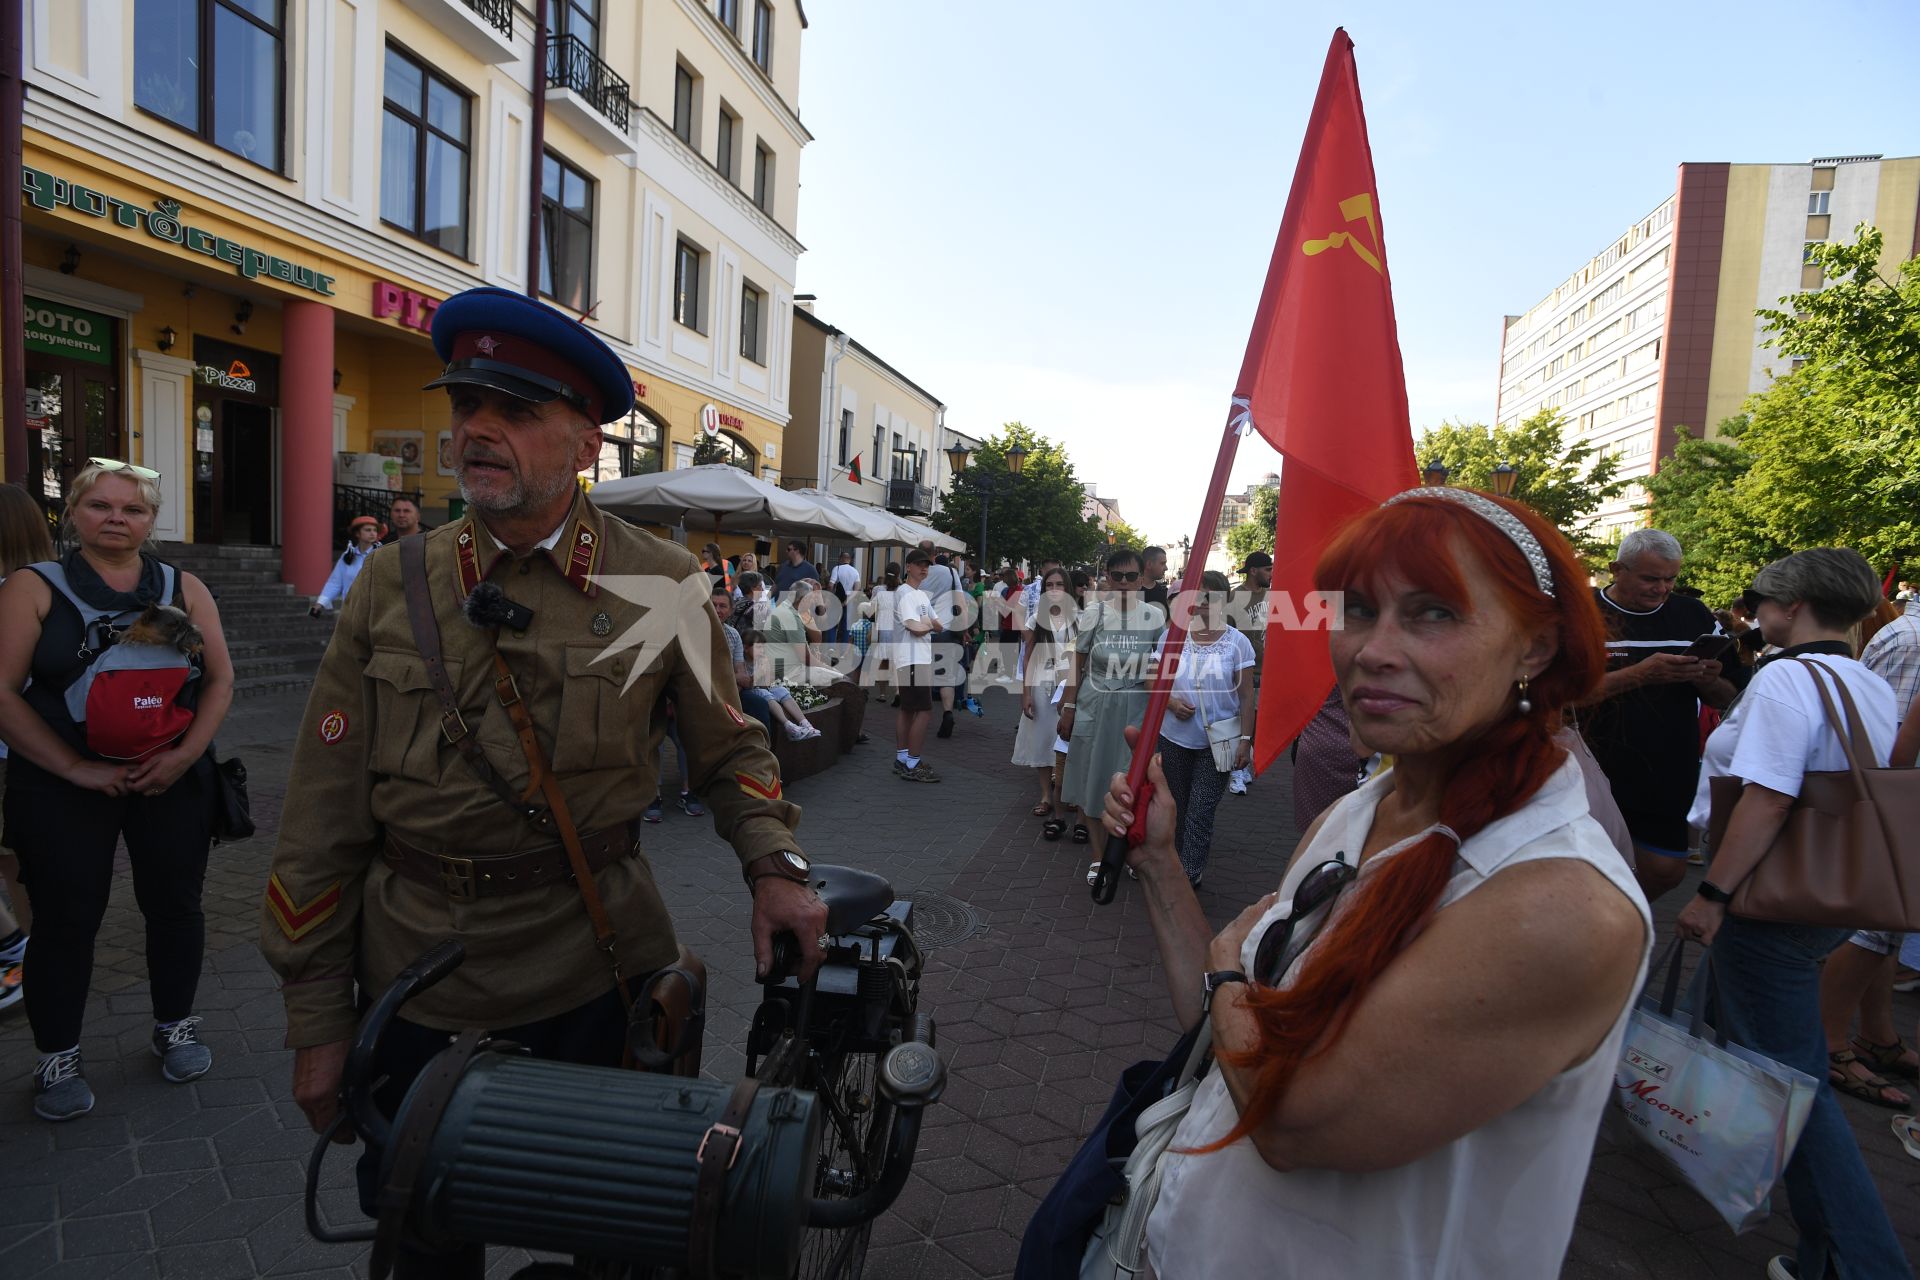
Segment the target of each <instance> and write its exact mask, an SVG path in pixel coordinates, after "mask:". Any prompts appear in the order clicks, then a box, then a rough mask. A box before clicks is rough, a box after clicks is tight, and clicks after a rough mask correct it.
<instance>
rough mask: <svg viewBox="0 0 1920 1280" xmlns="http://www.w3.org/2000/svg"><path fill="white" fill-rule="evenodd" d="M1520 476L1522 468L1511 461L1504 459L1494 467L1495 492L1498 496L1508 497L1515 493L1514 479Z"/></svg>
mask: <svg viewBox="0 0 1920 1280" xmlns="http://www.w3.org/2000/svg"><path fill="white" fill-rule="evenodd" d="M1519 478H1520V468H1518V467H1516V466H1514V465H1513V464H1512V463H1510V462H1505V461H1502V462H1501V464H1500V465H1499V466H1497V467H1495V468H1494V469H1493V492H1494V493H1495V495H1496V496H1498V497H1502V498H1505V497H1508V496H1509V495H1511V494H1512V493H1513V484H1514V481H1516V480H1518V479H1519Z"/></svg>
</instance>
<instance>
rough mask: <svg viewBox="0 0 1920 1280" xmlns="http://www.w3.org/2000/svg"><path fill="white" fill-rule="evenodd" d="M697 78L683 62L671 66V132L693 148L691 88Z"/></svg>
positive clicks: (692, 100)
mask: <svg viewBox="0 0 1920 1280" xmlns="http://www.w3.org/2000/svg"><path fill="white" fill-rule="evenodd" d="M696 79H697V77H696V76H695V75H694V74H693V72H691V71H689V70H687V66H686V64H685V63H684V62H676V63H674V64H673V131H674V133H676V134H677V135H679V138H680V141H682V142H684V143H686V144H687V145H688V146H690V147H691V146H693V145H694V141H693V102H694V98H693V86H694V81H695V80H696Z"/></svg>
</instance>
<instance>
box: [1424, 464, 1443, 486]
mask: <svg viewBox="0 0 1920 1280" xmlns="http://www.w3.org/2000/svg"><path fill="white" fill-rule="evenodd" d="M1420 480H1421V482H1422V483H1423V484H1432V485H1441V484H1445V483H1446V482H1447V464H1446V463H1444V462H1442V461H1441V460H1440V459H1438V458H1435V459H1433V460H1432V461H1431V462H1429V463H1427V467H1426V470H1424V471H1422V472H1421V473H1420Z"/></svg>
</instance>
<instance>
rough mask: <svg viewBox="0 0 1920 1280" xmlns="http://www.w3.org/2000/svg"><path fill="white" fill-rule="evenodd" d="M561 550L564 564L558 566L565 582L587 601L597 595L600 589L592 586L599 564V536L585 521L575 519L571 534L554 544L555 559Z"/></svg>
mask: <svg viewBox="0 0 1920 1280" xmlns="http://www.w3.org/2000/svg"><path fill="white" fill-rule="evenodd" d="M563 548H564V549H565V555H566V563H565V564H563V565H561V566H560V571H561V572H562V573H564V574H565V575H566V578H567V581H568V582H571V583H572V584H573V585H574V589H575V590H577V591H579V592H580V594H582V595H584V596H586V597H587V598H588V599H589V600H591V599H593V598H594V597H595V596H597V595H599V594H600V588H599V587H598V586H596V585H595V584H594V581H593V570H594V566H595V565H597V564H599V563H600V535H599V534H597V533H595V532H594V531H593V530H592V529H591V528H589V527H588V525H587V522H586V521H585V520H582V519H579V518H578V517H576V518H575V519H574V522H573V532H572V534H570V535H569V536H568V538H567V540H566V541H565V542H560V543H555V544H554V548H553V550H554V553H555V556H556V558H557V557H558V556H559V555H560V554H561V553H562V549H563Z"/></svg>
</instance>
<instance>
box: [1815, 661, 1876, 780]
mask: <svg viewBox="0 0 1920 1280" xmlns="http://www.w3.org/2000/svg"><path fill="white" fill-rule="evenodd" d="M1800 661H1801V662H1802V663H1804V664H1805V665H1807V666H1809V667H1812V668H1813V669H1814V670H1815V671H1824V672H1825V673H1826V674H1827V678H1828V679H1830V680H1832V681H1833V687H1834V689H1835V690H1837V691H1838V692H1839V694H1840V705H1841V706H1842V707H1843V708H1845V711H1846V715H1845V722H1844V723H1842V717H1841V715H1840V713H1839V712H1837V711H1835V710H1834V706H1833V698H1832V696H1831V695H1830V694H1828V692H1827V684H1826V681H1825V680H1822V679H1821V678H1820V677H1819V676H1814V677H1813V682H1814V684H1816V685H1818V686H1819V687H1820V703H1821V705H1822V706H1824V707H1825V708H1826V712H1827V723H1828V724H1830V725H1832V726H1833V731H1834V732H1835V733H1836V734H1838V735H1839V736H1840V746H1841V748H1842V749H1843V750H1844V751H1845V752H1846V753H1847V764H1848V766H1849V767H1850V768H1851V769H1852V770H1853V771H1854V773H1856V774H1858V773H1859V772H1860V771H1861V770H1863V769H1871V768H1873V767H1874V765H1873V739H1872V738H1870V737H1868V736H1867V722H1866V721H1865V720H1863V719H1862V718H1861V716H1860V708H1859V707H1858V706H1857V705H1855V703H1854V701H1853V691H1852V690H1851V689H1849V688H1847V683H1846V681H1844V680H1842V679H1841V678H1840V673H1839V672H1837V671H1835V670H1834V669H1833V668H1832V667H1830V666H1828V665H1827V664H1826V663H1824V662H1815V661H1814V660H1813V659H1811V658H1802V659H1800Z"/></svg>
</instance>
